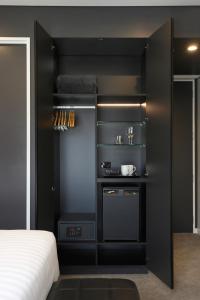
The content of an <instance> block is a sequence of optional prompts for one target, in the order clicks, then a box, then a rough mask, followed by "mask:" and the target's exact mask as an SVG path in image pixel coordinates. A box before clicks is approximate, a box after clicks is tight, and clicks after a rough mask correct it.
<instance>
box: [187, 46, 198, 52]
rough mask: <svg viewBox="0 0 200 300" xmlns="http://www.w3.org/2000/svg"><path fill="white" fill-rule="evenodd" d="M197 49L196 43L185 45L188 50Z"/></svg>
mask: <svg viewBox="0 0 200 300" xmlns="http://www.w3.org/2000/svg"><path fill="white" fill-rule="evenodd" d="M197 50H198V46H197V45H196V44H191V45H189V46H188V47H187V51H188V52H195V51H197Z"/></svg>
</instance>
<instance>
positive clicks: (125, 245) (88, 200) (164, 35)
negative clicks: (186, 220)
mask: <svg viewBox="0 0 200 300" xmlns="http://www.w3.org/2000/svg"><path fill="white" fill-rule="evenodd" d="M172 38H173V32H172V22H171V20H170V21H169V22H167V23H166V24H165V25H163V26H162V27H160V29H158V31H156V32H155V33H154V34H153V35H152V36H151V37H149V38H147V39H143V38H55V39H54V38H52V37H50V36H49V35H48V34H47V33H46V32H45V31H44V30H43V28H42V27H41V26H40V25H39V24H38V23H36V25H35V53H36V56H35V62H36V65H35V66H36V96H37V129H36V130H37V168H38V169H37V216H36V217H37V228H38V229H45V230H51V231H54V232H55V234H56V237H57V239H58V253H59V258H60V264H61V267H63V269H64V270H65V271H66V272H72V273H73V272H80V273H81V272H96V273H98V272H103V273H106V272H107V273H108V272H115V273H120V272H125V273H130V272H134V270H136V269H135V267H136V266H140V267H144V266H146V267H147V268H148V269H149V270H151V271H152V272H153V273H155V274H156V275H157V276H158V277H159V278H160V279H161V280H163V281H164V282H165V283H167V284H168V285H169V286H170V287H172V286H173V257H172V230H171V115H172V112H171V101H172V92H171V91H172ZM60 74H67V75H72V76H74V75H81V76H83V77H84V76H87V75H93V76H96V81H97V88H96V92H95V93H93V94H89V95H86V94H84V95H83V94H77V93H76V94H73V93H71V94H70V95H69V94H66V93H58V91H57V88H56V80H57V76H58V75H60ZM59 107H60V108H62V107H63V108H64V109H65V110H66V112H67V113H69V111H70V110H73V111H74V113H75V127H74V128H71V129H68V130H66V131H64V132H58V131H54V130H53V122H52V116H53V115H54V116H55V112H56V111H59ZM129 127H133V130H134V138H133V141H134V142H133V143H129V142H128V137H127V129H128V128H129ZM117 135H120V136H121V137H122V139H123V142H122V143H116V137H117ZM108 162H109V163H110V162H111V164H112V168H113V169H115V170H117V169H118V168H119V167H120V166H121V165H123V164H134V165H135V166H136V168H137V173H136V174H135V175H137V176H129V177H125V176H124V177H123V176H120V174H117V176H116V174H115V176H114V175H112V174H108V173H106V172H105V169H104V168H102V163H103V164H105V163H108ZM105 191H107V198H106V195H104V193H105ZM113 191H114V192H113ZM118 191H119V193H124V194H123V195H124V196H127V197H130V199H132V201H137V203H138V204H137V205H135V207H136V208H134V206H133V205H131V202H130V201H127V202H126V203H129V204H130V209H137V212H138V221H137V226H138V235H135V236H136V238H131V237H130V239H129V236H131V235H127V239H123V238H122V239H121V240H114V239H110V240H109V238H108V239H107V238H105V237H106V236H108V235H105V234H104V230H106V229H105V228H107V227H108V226H109V221H108V215H107V219H106V220H107V224H106V226H107V227H106V226H104V224H103V223H104V222H105V216H104V209H105V207H106V205H105V204H104V201H107V200H108V199H110V198H109V197H110V194H112V193H113V198H112V199H113V201H115V199H116V198H115V197H116V195H117V193H118ZM109 193H110V194H109ZM114 195H115V197H114ZM120 195H122V194H120ZM131 197H132V198H131ZM106 199H107V200H106ZM118 199H119V198H118ZM123 199H125V198H123ZM127 199H129V198H127ZM130 199H129V200H130ZM109 201H111V200H109ZM118 201H119V200H118ZM114 203H115V204H116V203H117V202H114ZM104 205H105V206H104ZM120 205H121V203H120ZM120 205H119V207H121V206H120ZM108 207H109V209H110V214H112V206H108ZM113 207H114V206H113ZM115 209H117V208H116V206H115ZM113 211H114V208H113ZM126 211H127V210H126ZM118 213H119V215H118V219H119V222H118V224H117V226H120V222H121V223H124V222H126V218H125V217H126V214H124V215H123V214H122V210H121V216H122V215H123V218H120V209H118ZM125 213H129V212H125ZM88 214H89V215H88ZM63 216H67V217H66V218H67V220H70V218H71V220H72V221H74V222H75V218H76V219H77V220H79V221H80V222H81V221H82V222H85V223H84V224H86V223H87V222H88V220H89V221H91V222H92V224H94V227H95V232H94V234H93V235H92V238H91V239H89V238H88V240H87V239H83V240H79V239H71V240H62V239H59V235H58V231H59V227H58V221H59V220H60V218H62V220H63ZM133 216H134V214H133ZM135 216H136V215H135ZM115 217H116V216H115ZM73 218H74V219H73ZM135 218H136V217H135ZM115 221H116V219H115ZM110 222H112V218H111V220H110ZM72 223H73V222H72ZM76 224H77V223H76ZM130 224H131V223H130ZM130 226H131V225H130ZM68 230H69V232H68ZM66 232H68V233H70V234H71V235H72V236H73V235H74V234H75V235H76V236H77V237H78V236H79V235H80V234H81V233H80V232H81V227H80V228H78V229H77V226H75V225H74V228H70V229H67V227H66ZM130 232H131V230H130ZM81 266H82V267H81ZM138 270H139V268H138ZM143 270H144V268H143Z"/></svg>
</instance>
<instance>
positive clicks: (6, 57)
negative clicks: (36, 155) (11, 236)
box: [0, 44, 28, 229]
mask: <svg viewBox="0 0 200 300" xmlns="http://www.w3.org/2000/svg"><path fill="white" fill-rule="evenodd" d="M0 53H1V54H0V91H1V97H0V103H1V108H0V140H1V145H0V229H25V228H26V167H27V166H26V151H27V145H26V46H25V45H14V44H13V45H6V44H5V45H0ZM27 225H28V224H27Z"/></svg>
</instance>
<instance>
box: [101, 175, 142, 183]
mask: <svg viewBox="0 0 200 300" xmlns="http://www.w3.org/2000/svg"><path fill="white" fill-rule="evenodd" d="M147 181H148V177H117V176H116V177H99V178H97V183H104V182H105V183H109V182H110V183H146V182H147Z"/></svg>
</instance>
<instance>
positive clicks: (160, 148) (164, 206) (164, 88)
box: [147, 21, 173, 287]
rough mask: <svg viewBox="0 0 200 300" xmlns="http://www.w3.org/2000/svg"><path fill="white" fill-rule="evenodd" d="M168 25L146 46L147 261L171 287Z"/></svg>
mask: <svg viewBox="0 0 200 300" xmlns="http://www.w3.org/2000/svg"><path fill="white" fill-rule="evenodd" d="M171 49H172V24H171V21H169V22H168V23H166V24H165V25H164V26H162V27H161V28H160V29H159V30H158V31H157V32H156V33H154V34H153V35H152V36H151V38H150V39H149V47H148V49H147V91H148V100H147V116H148V118H149V122H148V124H147V171H148V173H149V182H148V183H147V260H148V267H149V269H150V270H151V271H152V272H153V273H155V275H157V276H158V277H159V278H160V279H161V280H162V281H164V282H165V283H166V284H167V285H169V286H170V287H172V286H173V257H172V226H171V223H172V222H171V219H172V209H171V205H172V204H171V198H172V195H171V194H172V182H171V181H172V179H171V176H172V167H171V164H172V162H171V160H172V154H171V152H172V150H171V148H172V146H171V144H172V142H171V139H172V136H171V125H172V124H171V123H172V121H171V120H172V112H171V110H172V108H171V106H172V57H171V55H172V54H171Z"/></svg>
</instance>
